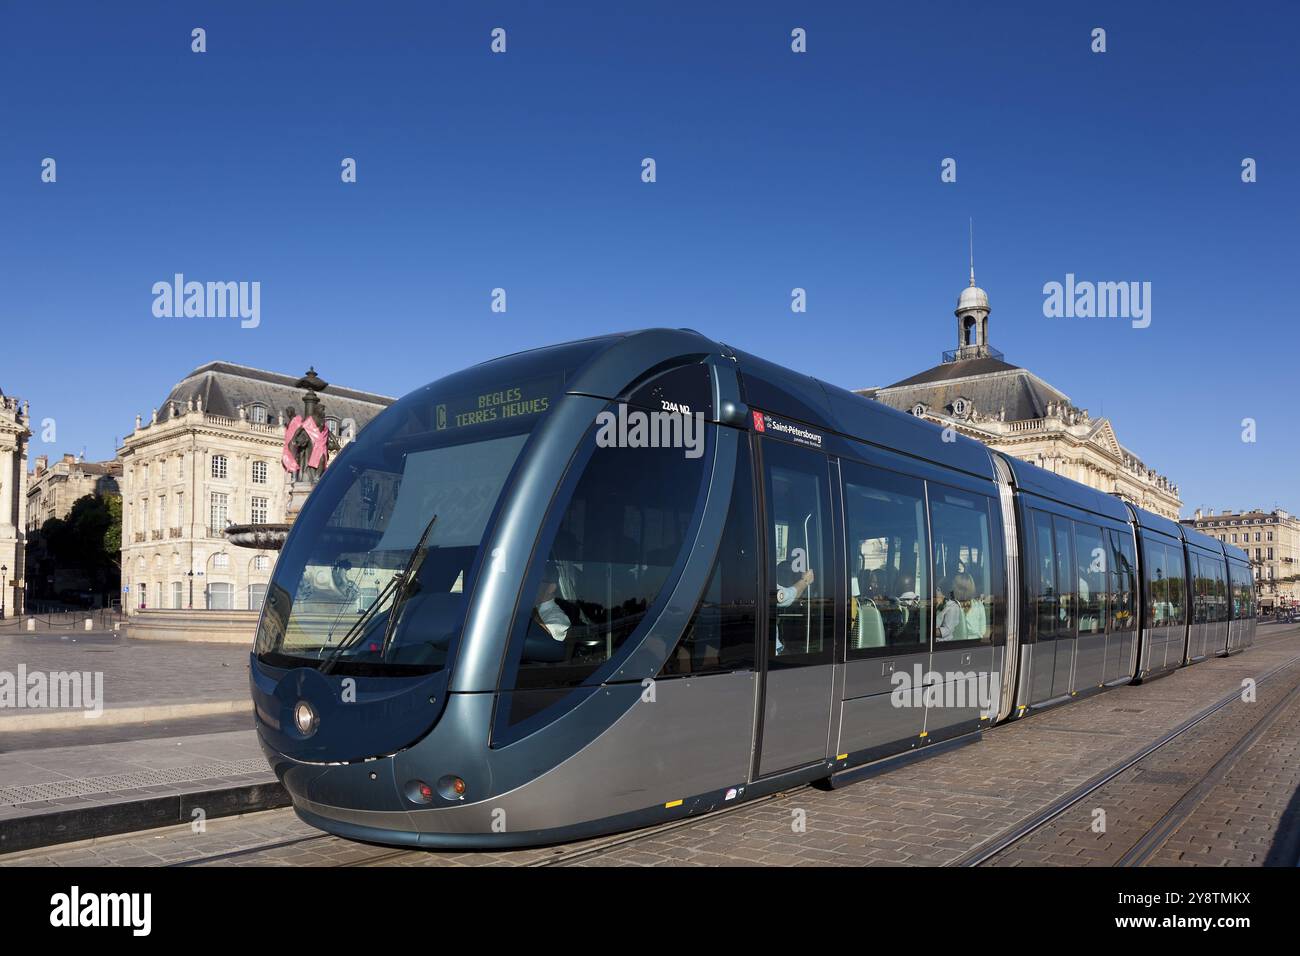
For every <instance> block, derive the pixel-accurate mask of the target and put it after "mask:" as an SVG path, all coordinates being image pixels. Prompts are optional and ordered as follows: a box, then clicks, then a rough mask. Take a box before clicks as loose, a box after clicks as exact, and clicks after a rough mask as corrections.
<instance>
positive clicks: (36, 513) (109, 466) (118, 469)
mask: <svg viewBox="0 0 1300 956" xmlns="http://www.w3.org/2000/svg"><path fill="white" fill-rule="evenodd" d="M121 476H122V463H121V462H120V461H118V460H117V459H112V460H111V461H82V460H81V459H80V458H79V457H77V456H75V455H64V456H63V457H62V458H61V459H60V460H59V461H56V462H55V463H54V464H53V465H51V464H50V459H49V457H48V456H46V455H39V456H37V458H36V467H35V468H34V469H33V470H32V472H31V473H30V474H29V475H28V476H27V534H28V537H29V538H30V537H31V535H32V534H33V533H35V532H37V531H40V530H41V526H42V525H43V524H45V522H47V521H49V520H50V519H51V518H66V517H67V516H68V513H69V512H70V511H72V504H73V502H75V501H76V500H77V499H78V498H84V497H85V496H86V495H95V496H96V497H103V496H104V495H119V494H121V493H122V492H121V488H120V487H119V481H118V479H119V478H121Z"/></svg>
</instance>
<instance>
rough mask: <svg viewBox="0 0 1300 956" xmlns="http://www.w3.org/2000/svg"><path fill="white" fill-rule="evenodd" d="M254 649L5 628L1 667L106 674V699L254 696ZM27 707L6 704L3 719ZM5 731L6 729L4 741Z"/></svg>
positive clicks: (123, 702)
mask: <svg viewBox="0 0 1300 956" xmlns="http://www.w3.org/2000/svg"><path fill="white" fill-rule="evenodd" d="M248 651H249V649H248V648H247V647H245V646H243V645H239V644H205V643H198V642H191V641H137V640H128V639H127V638H124V637H122V636H121V635H120V634H117V633H114V632H112V631H74V630H68V631H57V630H55V631H34V632H31V633H28V632H25V631H19V632H16V633H15V632H5V633H0V671H8V672H9V673H12V674H16V673H17V672H18V668H19V665H25V666H26V668H27V671H28V672H29V673H30V672H33V671H44V672H51V671H91V672H92V673H93V672H100V673H102V674H103V675H104V685H103V686H104V705H105V706H106V707H121V706H128V705H140V704H161V703H178V702H202V701H218V700H246V699H248ZM24 713H30V711H26V710H22V709H19V710H10V709H8V708H3V709H0V722H2V721H4V719H5V717H6V716H8V715H9V714H24ZM3 746H4V736H3V734H0V747H3Z"/></svg>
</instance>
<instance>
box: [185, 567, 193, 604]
mask: <svg viewBox="0 0 1300 956" xmlns="http://www.w3.org/2000/svg"><path fill="white" fill-rule="evenodd" d="M185 576H186V577H187V578H189V579H190V610H191V611H192V610H194V569H193V568H190V569H189V571H188V572H187V573H186V575H185Z"/></svg>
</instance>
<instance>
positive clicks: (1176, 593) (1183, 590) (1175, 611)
mask: <svg viewBox="0 0 1300 956" xmlns="http://www.w3.org/2000/svg"><path fill="white" fill-rule="evenodd" d="M1165 547H1166V550H1167V552H1168V555H1169V557H1168V563H1169V607H1170V611H1171V613H1172V615H1173V617H1172V618H1171V619H1170V621H1169V623H1170V624H1171V625H1173V624H1181V623H1183V621H1185V620H1186V618H1185V617H1184V613H1185V612H1186V609H1187V604H1186V601H1187V591H1188V588H1187V570H1186V567H1185V564H1184V561H1183V547H1182V545H1180V544H1175V545H1166V546H1165Z"/></svg>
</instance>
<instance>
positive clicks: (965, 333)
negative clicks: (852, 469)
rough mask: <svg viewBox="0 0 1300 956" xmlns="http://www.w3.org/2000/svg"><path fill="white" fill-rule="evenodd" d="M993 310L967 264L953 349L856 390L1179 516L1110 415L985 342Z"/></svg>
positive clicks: (1167, 487) (1174, 498)
mask: <svg viewBox="0 0 1300 956" xmlns="http://www.w3.org/2000/svg"><path fill="white" fill-rule="evenodd" d="M991 311H992V309H991V308H990V305H989V297H988V293H986V292H985V291H984V290H983V289H981V288H979V287H978V286H976V285H975V270H974V268H973V267H972V268H971V276H970V285H969V286H968V287H967V288H965V289H963V290H962V292H961V295H960V296H959V297H958V299H957V308H956V310H955V312H954V314H955V315H956V317H957V348H955V349H952V350H951V351H947V352H944V353H943V356H942V359H943V360H942V361H941V362H940V363H939V364H938V365H936V366H934V367H933V368H929V369H926V370H925V371H924V372H920V373H918V374H916V375H912V376H910V377H908V378H905V379H903V380H901V381H898V382H895V383H894V384H893V385H887V386H884V387H883V388H863V389H858V390H857V392H858V394H859V395H864V396H866V397H868V398H874V399H875V400H876V401H879V402H883V403H885V404H886V405H889V406H891V407H893V408H897V409H899V410H900V411H905V412H911V413H912V414H913V415H917V416H919V417H921V418H926V419H929V420H930V421H932V422H936V423H937V424H939V425H941V426H945V427H947V426H951V427H952V428H954V429H955V430H956V431H959V432H961V433H962V434H963V435H968V436H970V437H971V438H976V439H978V440H980V441H982V442H984V443H985V444H986V445H988V446H989V447H991V448H995V449H997V450H998V451H1002V452H1006V453H1007V454H1009V455H1014V456H1015V457H1017V458H1021V459H1023V460H1025V461H1029V462H1032V463H1034V464H1035V465H1039V466H1041V467H1043V468H1046V469H1047V470H1048V471H1051V472H1054V473H1056V474H1059V475H1064V476H1065V477H1067V478H1072V479H1074V480H1075V481H1078V482H1082V483H1083V484H1085V485H1088V486H1090V487H1092V488H1097V489H1099V490H1101V491H1105V492H1109V493H1110V494H1114V495H1117V496H1118V497H1120V498H1123V499H1125V500H1127V501H1130V502H1132V503H1133V504H1135V505H1138V506H1140V507H1142V508H1146V509H1147V510H1148V511H1153V512H1155V513H1156V514H1158V515H1163V516H1164V517H1166V518H1170V519H1172V520H1175V521H1176V520H1178V513H1179V509H1180V508H1181V507H1182V500H1181V499H1180V498H1179V495H1178V486H1177V485H1175V484H1174V483H1173V482H1172V481H1171V480H1170V479H1169V478H1167V477H1165V476H1164V475H1162V474H1160V473H1159V472H1157V471H1156V470H1155V469H1154V468H1150V467H1148V466H1147V465H1146V464H1145V463H1144V462H1143V461H1142V459H1141V458H1140V457H1139V456H1138V455H1137V454H1136V453H1135V452H1133V451H1132V450H1130V449H1128V448H1126V447H1124V445H1122V444H1121V443H1120V441H1119V438H1118V436H1117V435H1116V432H1115V425H1114V423H1113V422H1112V421H1111V420H1110V419H1108V418H1093V417H1092V416H1091V415H1090V414H1089V413H1088V410H1087V409H1086V408H1080V407H1078V406H1077V405H1075V404H1074V402H1073V401H1071V400H1070V397H1069V396H1068V395H1066V394H1065V393H1064V392H1062V391H1061V390H1060V389H1058V388H1056V387H1055V386H1053V385H1051V384H1049V383H1047V382H1045V381H1043V380H1042V379H1041V378H1039V377H1038V376H1037V375H1035V374H1034V373H1033V372H1031V371H1029V370H1028V369H1024V368H1020V367H1019V366H1017V365H1012V364H1010V363H1008V362H1007V361H1006V357H1005V356H1004V355H1003V354H1002V353H1001V352H999V351H998V350H997V349H995V348H993V347H992V346H990V345H989V313H990V312H991Z"/></svg>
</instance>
